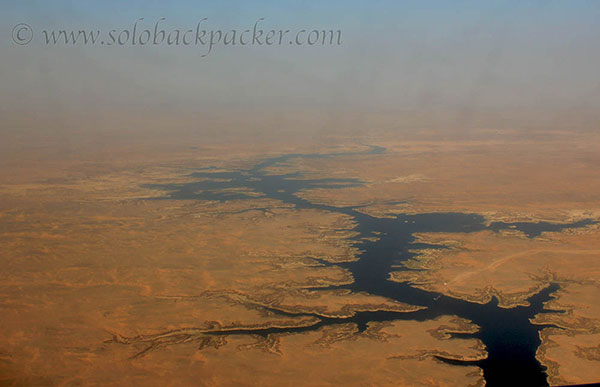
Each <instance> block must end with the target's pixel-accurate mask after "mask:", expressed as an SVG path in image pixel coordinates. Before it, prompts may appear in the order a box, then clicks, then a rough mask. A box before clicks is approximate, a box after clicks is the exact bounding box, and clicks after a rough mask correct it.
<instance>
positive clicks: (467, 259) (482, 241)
mask: <svg viewBox="0 0 600 387" xmlns="http://www.w3.org/2000/svg"><path fill="white" fill-rule="evenodd" d="M417 237H418V239H417V240H418V241H419V242H425V243H433V244H439V245H443V246H446V247H447V248H446V249H426V250H419V251H418V254H417V256H416V257H415V259H414V260H412V261H409V262H407V263H406V266H408V267H411V268H418V269H424V271H419V272H392V273H391V278H392V280H394V281H409V282H411V283H413V284H415V286H417V287H420V288H423V289H427V290H432V291H437V292H441V293H444V294H448V295H451V296H454V297H458V298H463V299H467V300H469V301H473V302H482V303H484V302H488V301H489V300H490V299H491V297H492V296H496V297H497V298H498V299H499V302H500V306H502V307H513V306H515V305H520V304H525V303H526V301H525V300H526V298H527V297H528V296H530V295H532V294H534V293H536V292H537V291H539V289H541V288H542V287H544V286H546V285H547V283H548V282H556V283H558V284H560V286H561V290H560V291H558V292H557V294H556V298H555V299H554V300H552V301H551V302H549V303H548V305H547V307H548V308H550V309H557V310H561V311H565V312H564V313H561V314H540V315H538V316H537V317H536V319H535V322H536V323H540V324H542V323H551V324H555V325H557V326H558V327H561V328H562V329H557V328H546V329H544V330H543V331H542V333H541V336H542V346H541V347H540V349H539V351H538V358H539V359H540V361H541V362H542V363H543V364H545V365H546V366H548V368H549V370H548V373H549V376H550V380H549V381H550V382H551V383H552V384H559V385H560V384H580V383H591V382H596V381H598V380H600V357H599V356H598V348H600V304H598V302H597V300H598V297H599V296H600V259H599V258H600V226H599V225H591V226H588V227H586V228H583V229H568V230H564V231H563V232H547V233H543V234H542V235H541V236H539V237H536V238H533V239H529V238H526V237H525V236H524V235H523V234H522V233H520V232H518V231H504V232H499V233H493V232H491V231H483V232H478V233H472V234H460V233H452V234H418V235H417Z"/></svg>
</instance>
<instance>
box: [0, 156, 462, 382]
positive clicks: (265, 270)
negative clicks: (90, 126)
mask: <svg viewBox="0 0 600 387" xmlns="http://www.w3.org/2000/svg"><path fill="white" fill-rule="evenodd" d="M256 157H257V158H258V156H256ZM234 162H237V161H234ZM81 167H82V166H81V165H77V168H75V167H73V169H74V170H73V171H72V175H70V174H69V169H66V170H65V169H60V173H58V172H56V171H54V172H55V173H56V174H57V176H54V177H53V178H52V179H47V178H45V179H41V180H39V181H37V180H35V179H33V178H31V177H27V176H24V177H19V176H16V177H15V178H14V180H13V182H12V183H8V184H3V185H2V186H0V203H1V204H0V241H1V244H2V249H1V250H0V262H1V263H2V266H3V270H2V271H1V272H0V315H2V319H1V321H0V382H1V384H3V385H4V384H7V385H55V384H58V385H65V384H66V385H70V384H79V383H83V384H105V383H109V384H110V383H115V384H120V383H121V382H120V381H125V380H135V381H136V383H138V382H139V383H142V384H149V385H152V384H155V383H156V375H155V374H153V373H152V372H150V373H146V371H147V370H146V371H144V372H145V375H143V374H142V370H141V369H140V368H139V367H138V365H137V363H136V361H135V360H134V359H133V358H132V357H135V355H136V354H137V353H138V352H139V349H136V348H134V346H123V347H121V346H119V345H115V342H114V340H117V341H119V340H121V341H122V340H125V339H124V338H125V337H142V336H144V335H160V334H163V333H165V332H181V331H186V332H187V331H191V332H205V331H207V330H208V331H210V330H226V329H231V328H235V327H243V328H249V329H252V328H265V327H299V326H307V325H312V324H314V323H316V322H317V321H319V317H318V316H339V317H344V316H346V317H348V316H351V315H352V314H353V313H354V312H356V311H363V310H390V311H400V312H401V311H409V310H415V309H417V308H416V307H413V306H410V305H405V304H402V303H398V302H395V301H393V300H388V299H385V298H383V297H377V296H371V295H368V294H352V293H349V292H344V291H323V292H318V291H314V290H308V288H314V287H325V286H328V285H335V284H344V283H350V282H351V281H352V277H351V275H350V274H349V273H348V272H347V271H345V270H343V269H341V268H338V267H326V266H324V265H323V264H321V263H319V262H318V261H316V260H313V259H312V258H313V257H314V258H318V259H320V260H323V261H330V262H341V261H348V260H352V259H355V253H356V249H355V248H354V247H353V246H352V244H351V241H350V240H349V238H350V237H351V236H353V235H354V233H353V232H352V231H351V229H352V227H353V226H354V224H353V223H352V221H351V220H350V219H349V218H348V217H346V216H344V215H339V214H334V213H327V212H323V211H316V210H301V211H299V210H295V209H293V208H290V207H289V206H284V205H282V204H281V203H279V202H276V201H272V200H267V199H261V198H256V199H250V200H240V201H232V202H227V203H216V202H205V201H173V200H146V198H149V197H155V196H157V194H158V195H160V194H163V193H162V192H160V191H158V192H157V191H152V190H148V189H144V188H141V186H142V185H143V184H147V183H154V182H161V183H165V182H182V181H187V180H186V179H188V178H187V177H185V175H186V173H187V171H189V169H190V168H192V167H193V166H190V167H189V168H184V169H182V168H181V166H178V167H172V168H170V167H157V166H155V165H150V166H147V167H144V166H143V165H137V166H135V168H130V166H122V167H115V169H114V170H113V171H110V172H102V171H98V170H96V169H95V168H91V170H90V171H88V172H87V173H89V175H90V176H89V177H82V176H81V175H82V174H85V173H86V172H85V171H82V170H81V169H79V168H81ZM222 167H224V168H230V167H231V165H230V164H228V165H222ZM50 174H52V172H51V173H50ZM61 174H64V175H66V176H63V177H60V178H59V176H58V175H61ZM182 176H183V177H182ZM18 180H20V181H18ZM262 208H268V210H262ZM267 308H268V309H267ZM277 310H281V311H284V312H292V313H297V312H301V313H311V314H312V315H310V316H307V315H304V316H297V317H294V316H290V317H287V316H284V315H280V314H277V313H275V311H277ZM175 336H176V335H175ZM200 336H201V337H202V335H200ZM167 337H168V338H173V337H174V336H173V334H167ZM202 340H203V339H202V338H201V339H200V340H199V341H198V340H196V341H195V344H194V345H195V347H196V348H198V346H202V342H203V341H202ZM236 340H242V341H243V340H247V339H244V338H243V337H240V338H237V339H236ZM179 343H180V341H179V340H178V339H176V338H175V339H173V340H171V339H166V341H165V343H161V345H157V346H151V348H150V349H151V352H161V351H171V349H166V348H167V347H169V346H170V345H172V344H173V345H174V344H179ZM163 344H164V345H163ZM232 348H237V346H232ZM423 348H424V349H425V348H427V345H426V344H424V347H423ZM432 350H433V349H432ZM236 351H238V350H237V349H236V350H234V352H236ZM260 353H262V352H260ZM180 360H181V359H180V358H178V361H180ZM236 361H240V362H242V363H243V360H242V358H240V359H238V360H236ZM436 364H438V363H436ZM439 364H440V365H439V367H441V369H446V368H448V366H446V365H443V364H441V363H439ZM146 366H148V367H150V368H149V369H152V368H155V367H159V368H160V369H161V370H162V371H161V372H162V378H163V379H162V380H163V381H167V380H170V379H173V380H175V379H177V378H180V377H181V378H183V379H181V380H182V381H184V379H185V381H187V382H188V383H190V384H192V383H193V382H194V381H195V380H196V377H197V375H198V372H199V371H198V370H196V369H187V370H186V371H182V370H181V369H180V368H179V367H181V366H184V367H188V364H187V363H186V362H185V361H184V362H183V363H182V364H173V363H169V366H164V367H162V366H159V365H158V364H154V365H149V364H146ZM252 366H253V365H252V363H246V364H245V367H250V368H251V367H252ZM169 367H172V368H169ZM111 370H112V371H111ZM221 370H222V372H223V373H224V374H227V373H228V369H227V367H223V368H221ZM179 371H182V372H183V373H184V374H183V375H177V372H179ZM202 372H204V373H206V372H207V371H206V369H204V370H203V371H202ZM365 372H366V371H365ZM461 372H462V371H461ZM212 375H213V376H211V377H215V374H212ZM274 382H275V381H274ZM121 384H122V383H121Z"/></svg>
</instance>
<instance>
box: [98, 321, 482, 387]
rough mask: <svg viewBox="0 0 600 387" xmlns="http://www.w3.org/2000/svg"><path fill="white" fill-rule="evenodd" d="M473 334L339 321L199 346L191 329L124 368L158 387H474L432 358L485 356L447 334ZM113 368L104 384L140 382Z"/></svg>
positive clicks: (117, 346)
mask: <svg viewBox="0 0 600 387" xmlns="http://www.w3.org/2000/svg"><path fill="white" fill-rule="evenodd" d="M473 329H476V328H474V327H472V326H471V325H470V324H468V323H466V322H465V321H464V320H461V319H457V318H453V317H450V316H446V317H443V318H440V319H437V320H432V321H427V322H424V323H418V322H411V321H396V322H393V323H388V324H383V323H372V324H370V325H369V328H368V329H367V330H366V331H365V332H363V333H358V332H357V330H356V327H355V325H354V324H345V325H334V326H328V327H324V328H322V329H319V330H318V331H312V332H307V333H302V334H277V335H271V336H268V337H267V338H260V337H251V336H229V337H227V338H218V339H212V340H210V339H208V340H206V341H205V342H204V344H202V345H201V348H198V341H194V340H192V341H191V342H186V341H185V339H186V338H188V337H191V338H197V335H198V333H197V332H189V333H188V335H189V336H186V335H185V333H184V335H183V337H179V339H180V340H181V342H182V343H181V344H180V345H170V346H166V347H164V348H162V350H156V351H152V352H150V353H148V354H147V355H146V356H142V357H139V358H137V359H135V360H133V361H131V363H130V364H131V366H132V367H135V369H136V370H137V371H138V372H139V373H140V374H142V375H149V376H151V377H152V378H154V380H156V381H158V382H159V384H161V383H162V382H163V381H164V382H165V383H170V384H173V385H177V384H194V383H198V382H200V383H201V384H204V385H209V386H212V385H230V386H233V385H236V386H255V385H267V386H275V385H278V386H279V385H283V386H298V385H308V386H339V385H390V386H391V385H407V386H408V385H410V386H455V385H461V386H480V385H482V384H483V380H482V375H481V371H480V370H479V369H478V368H477V367H456V366H451V365H447V364H444V363H442V362H440V361H439V360H436V359H435V356H441V357H445V358H448V359H458V360H478V359H481V358H485V356H486V353H485V350H484V348H483V347H482V345H481V343H480V342H478V341H477V340H474V339H470V340H464V339H452V338H450V337H449V336H448V335H447V333H449V332H471V331H473ZM195 335H196V336H195ZM126 340H127V339H122V340H121V343H119V342H115V343H113V344H111V346H110V350H111V351H114V352H116V353H117V354H121V355H120V356H126V355H127V354H129V353H131V348H130V347H131V346H134V347H136V348H138V349H140V350H143V349H144V348H146V347H147V346H148V345H151V343H152V342H153V341H156V340H159V338H157V337H141V338H137V340H133V341H131V342H130V341H126ZM123 341H126V343H123ZM100 366H106V365H104V364H101V365H100ZM119 371H120V370H119V369H118V370H117V371H116V372H115V373H114V374H113V375H109V376H108V377H107V380H125V381H127V382H130V384H136V383H138V382H139V381H140V380H142V381H143V380H144V379H143V378H141V377H139V376H136V375H135V374H131V373H127V374H126V378H125V379H121V378H120V376H121V375H122V374H121V373H120V372H119ZM105 380H106V379H105Z"/></svg>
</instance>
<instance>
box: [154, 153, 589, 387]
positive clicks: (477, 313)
mask: <svg viewBox="0 0 600 387" xmlns="http://www.w3.org/2000/svg"><path fill="white" fill-rule="evenodd" d="M384 152H385V149H383V148H380V147H372V148H371V150H369V151H368V152H363V153H358V152H357V153H337V154H290V155H284V156H278V157H274V158H270V159H266V160H264V161H261V162H259V163H258V164H256V165H255V166H254V167H252V168H249V169H246V170H239V171H234V172H213V171H211V170H210V169H206V170H202V171H200V172H195V173H193V174H192V176H193V177H196V178H199V180H200V181H198V182H191V183H185V184H170V185H149V186H148V187H150V188H159V189H164V190H168V191H169V194H168V196H167V197H165V198H163V199H202V200H216V201H222V202H224V201H228V200H234V199H249V198H255V196H250V195H246V194H244V193H240V192H239V191H237V192H236V191H232V190H231V189H235V188H238V189H240V188H241V189H247V190H248V189H249V190H252V191H254V192H258V193H260V194H262V195H263V197H267V198H270V199H276V200H279V201H281V202H283V203H286V204H292V205H294V206H295V207H296V208H298V209H318V210H323V211H331V212H335V213H342V214H346V215H348V216H350V217H352V218H353V220H354V221H355V223H356V224H357V226H356V228H355V231H356V232H357V233H358V235H357V236H356V237H355V239H354V242H355V246H356V247H358V248H359V250H360V251H361V253H360V254H359V256H358V257H357V258H358V260H356V261H353V262H348V263H339V264H335V265H338V266H341V267H343V268H346V269H348V270H349V271H350V272H351V273H352V275H353V277H354V282H353V283H352V284H349V285H344V286H335V287H331V288H338V289H340V288H341V289H349V290H351V291H354V292H367V293H370V294H373V295H379V296H384V297H388V298H390V299H393V300H396V301H399V302H404V303H407V304H411V305H419V306H424V307H426V308H425V309H422V310H419V311H416V312H407V313H399V312H388V311H378V312H359V313H356V314H355V315H354V316H353V317H350V318H324V317H322V316H318V317H319V319H320V321H319V323H317V324H314V325H311V326H308V327H297V328H268V329H252V330H250V329H239V330H229V331H223V332H218V331H217V332H212V334H214V335H230V334H253V335H261V336H266V335H269V334H274V333H283V332H302V331H308V330H315V329H319V328H320V327H322V326H325V325H332V324H340V323H348V322H353V323H356V324H357V326H358V328H359V330H361V331H362V330H364V329H366V327H367V324H368V323H369V322H371V321H392V320H418V321H424V320H429V319H434V318H436V317H439V316H442V315H455V316H459V317H462V318H465V319H468V320H470V321H472V322H473V323H475V324H477V325H478V326H479V328H480V329H479V331H478V332H476V333H473V334H454V335H453V336H456V337H465V338H478V339H480V340H481V341H482V342H483V343H484V344H485V346H486V350H487V352H488V357H487V358H486V359H484V360H480V361H473V362H462V361H456V360H450V359H441V358H440V360H441V361H445V362H448V363H450V364H454V365H457V366H460V365H476V366H479V367H481V368H482V369H483V372H484V378H485V380H486V383H487V385H488V386H506V385H527V386H544V385H547V381H546V377H547V375H546V372H545V368H544V367H543V366H542V365H541V364H540V363H539V362H538V361H537V359H536V357H535V354H536V350H537V348H538V347H539V345H540V338H539V331H540V330H541V329H543V328H544V326H540V325H534V324H532V323H531V319H532V318H533V317H534V316H535V315H536V314H539V313H551V312H550V311H545V310H544V303H545V302H547V301H549V300H550V299H551V296H552V293H553V292H555V291H556V290H557V289H558V285H557V284H552V283H550V284H548V286H547V287H546V288H545V289H543V290H542V291H540V292H539V293H538V294H535V295H533V296H531V297H530V298H529V299H528V302H529V306H527V307H525V306H519V307H515V308H511V309H506V308H500V307H498V300H497V299H495V298H494V299H493V300H492V301H490V302H489V303H487V304H478V303H473V302H468V301H464V300H461V299H456V298H452V297H448V296H445V295H442V294H439V293H434V292H428V291H424V290H421V289H418V288H416V287H413V286H411V284H409V283H397V282H392V281H390V280H389V273H390V272H391V271H398V270H402V269H401V268H399V267H398V266H397V265H399V264H400V263H401V262H403V261H406V260H409V259H411V258H412V257H413V256H414V253H413V251H414V250H416V249H419V248H426V247H430V246H428V245H424V244H417V243H415V238H414V236H413V235H414V233H418V232H430V233H431V232H475V231H481V230H493V231H498V230H502V229H507V228H512V229H517V230H520V231H522V232H523V233H525V234H526V235H527V236H528V237H530V238H533V237H535V236H537V235H539V234H540V233H542V232H544V231H560V230H562V229H564V228H572V227H583V226H585V225H587V224H590V223H592V222H591V221H581V222H576V223H572V224H553V223H547V222H541V223H527V222H519V223H502V222H495V223H492V224H490V225H486V224H485V219H484V218H483V217H482V216H480V215H476V214H463V213H433V214H417V215H397V216H395V217H393V218H377V217H373V216H369V215H366V214H363V213H361V212H359V211H358V210H357V209H356V208H352V207H336V206H331V205H324V204H317V203H312V202H310V201H308V200H305V199H302V198H300V197H298V196H296V194H297V193H299V192H301V191H303V190H310V189H315V188H328V189H335V188H341V187H353V186H360V185H362V182H361V181H360V180H357V179H304V178H303V177H302V176H301V175H299V174H280V175H276V174H275V175H274V174H268V173H266V172H265V169H266V168H267V167H272V166H276V165H278V164H281V163H285V162H287V161H290V160H292V159H297V158H330V157H341V156H351V155H354V156H358V155H365V154H371V155H376V154H381V153H384ZM374 236H377V240H374V239H372V237H374ZM436 247H439V246H436ZM332 265H333V264H332ZM405 270H409V269H405ZM321 289H327V288H321ZM275 312H276V313H282V312H281V311H275ZM292 315H310V314H306V313H304V314H292Z"/></svg>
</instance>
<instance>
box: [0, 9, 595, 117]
mask: <svg viewBox="0 0 600 387" xmlns="http://www.w3.org/2000/svg"><path fill="white" fill-rule="evenodd" d="M0 4H1V10H2V12H1V13H0V53H1V54H0V56H1V58H2V60H1V61H0V85H1V87H0V106H1V107H0V109H1V110H0V113H2V114H3V115H4V114H10V113H12V112H16V111H21V110H22V109H24V108H26V109H27V110H28V111H30V112H32V114H35V113H36V112H40V114H41V112H48V111H60V112H63V113H64V114H70V113H71V112H75V111H85V110H88V109H92V110H99V111H107V112H111V111H127V110H128V109H132V110H136V109H142V110H143V109H152V110H153V111H161V110H165V111H180V110H181V111H204V110H211V109H230V110H232V111H235V110H236V109H242V110H243V109H250V110H252V109H257V110H269V109H274V110H277V109H312V108H318V109H340V108H343V109H365V110H369V109H379V108H383V109H425V110H427V109H440V108H450V109H461V108H469V109H504V108H525V109H526V108H550V109H553V108H555V107H559V108H571V107H573V108H582V109H594V108H600V83H599V82H600V79H599V75H600V70H598V69H600V1H596V0H588V1H582V0H569V1H550V0H546V1H523V0H520V1H490V0H486V1H482V0H474V1H423V0H419V1H373V0H371V1H354V0H352V1H350V0H345V1H328V2H325V1H307V0H302V1H281V0H280V1H254V2H252V1H226V0H225V1H197V0H194V1H170V2H166V1H127V2H124V1H81V0H80V1H75V0H73V1H64V0H55V1H48V0H43V1H26V2H25V1H16V0H15V1H6V0H1V1H0ZM142 17H143V18H144V20H145V21H144V22H143V23H142V26H143V27H144V28H148V27H149V26H153V25H154V23H155V21H157V20H158V19H159V18H161V17H164V18H166V20H165V24H164V26H165V29H167V30H169V29H173V28H179V29H190V28H195V26H196V24H197V23H198V22H199V21H200V20H201V19H203V18H208V20H207V21H206V24H205V27H206V28H214V29H219V28H220V29H224V30H227V29H238V30H244V29H247V28H251V27H252V25H253V24H254V23H255V21H256V20H257V19H259V18H265V20H264V22H263V24H262V25H263V28H264V29H271V28H274V29H290V30H298V29H302V28H306V29H309V30H311V29H314V28H316V29H322V28H326V29H339V30H341V31H342V45H341V46H334V47H314V46H313V47H308V46H302V47H298V46H286V45H283V46H270V47H265V46H262V47H256V46H253V47H250V46H245V47H240V46H236V47H232V46H229V47H223V46H217V47H215V48H214V49H213V51H212V52H211V53H210V55H208V56H206V57H202V54H203V53H205V51H206V48H204V47H194V46H180V47H166V46H164V45H163V46H145V47H139V46H135V47H134V46H131V45H125V46H121V47H118V46H111V47H107V46H98V45H94V46H83V45H77V46H75V47H73V46H69V47H64V46H63V47H59V46H47V45H45V44H43V42H41V35H40V33H41V31H42V30H44V29H48V30H50V29H76V30H79V29H91V30H95V29H99V30H102V31H104V33H106V32H107V31H108V30H110V29H113V28H114V29H120V30H122V29H131V28H132V26H133V23H134V22H135V21H136V19H138V18H142ZM19 23H27V24H28V25H30V26H31V27H32V28H33V30H34V35H33V36H34V39H33V41H32V42H31V43H30V44H28V45H25V46H20V45H17V44H15V43H13V41H12V38H11V31H12V30H13V27H14V26H15V25H17V24H19Z"/></svg>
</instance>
